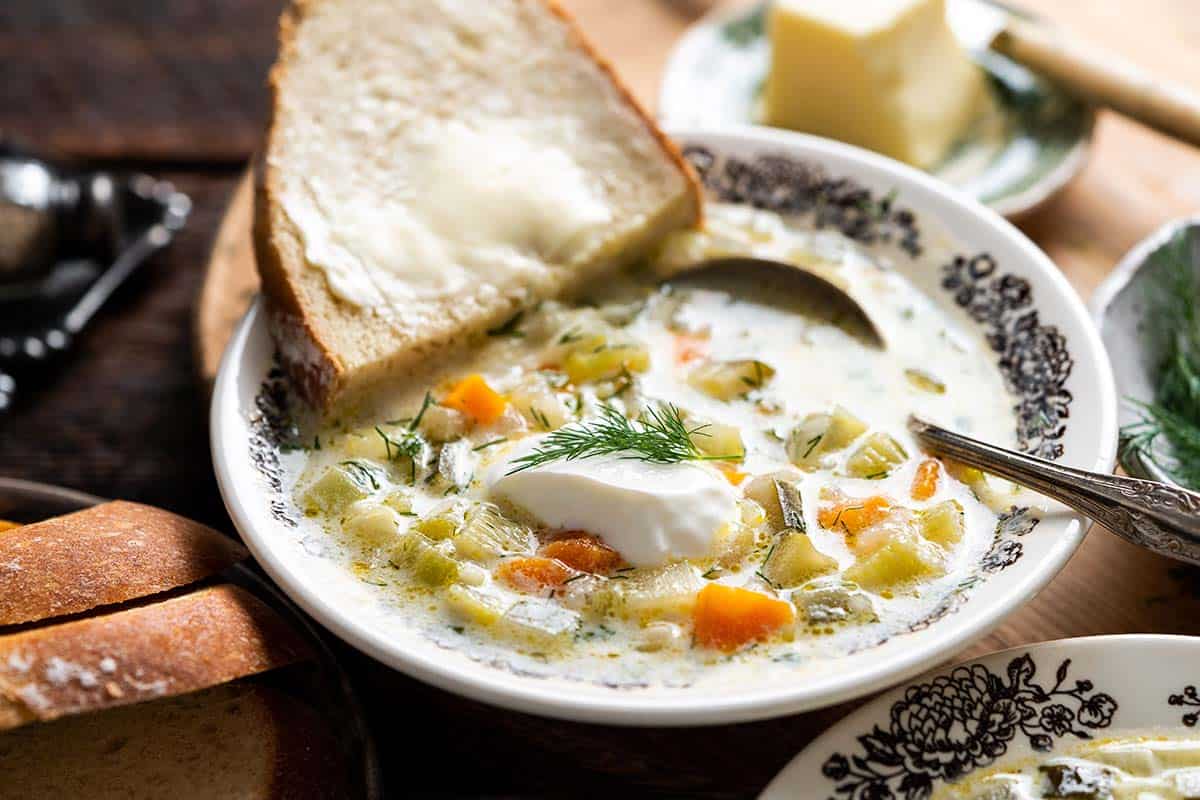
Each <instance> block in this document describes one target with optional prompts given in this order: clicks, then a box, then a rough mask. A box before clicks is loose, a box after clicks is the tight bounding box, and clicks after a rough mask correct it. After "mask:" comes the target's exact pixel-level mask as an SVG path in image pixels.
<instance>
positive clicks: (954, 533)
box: [917, 500, 966, 547]
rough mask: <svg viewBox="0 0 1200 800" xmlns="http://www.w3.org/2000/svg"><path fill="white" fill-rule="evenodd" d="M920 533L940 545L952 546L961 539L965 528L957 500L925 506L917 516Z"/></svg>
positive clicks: (960, 507) (961, 510)
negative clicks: (929, 506)
mask: <svg viewBox="0 0 1200 800" xmlns="http://www.w3.org/2000/svg"><path fill="white" fill-rule="evenodd" d="M917 519H918V522H919V524H920V526H921V535H922V536H924V537H925V538H926V539H928V540H929V541H931V542H934V543H935V544H940V545H941V546H942V547H952V546H954V545H955V544H958V542H959V541H961V540H962V537H963V532H964V531H965V530H966V522H965V520H964V518H963V508H962V506H961V505H959V503H958V501H957V500H947V501H945V502H944V503H938V504H937V505H936V506H933V507H931V508H927V509H925V510H924V511H922V512H920V514H918V516H917Z"/></svg>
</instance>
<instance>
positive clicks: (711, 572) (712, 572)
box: [700, 565, 721, 581]
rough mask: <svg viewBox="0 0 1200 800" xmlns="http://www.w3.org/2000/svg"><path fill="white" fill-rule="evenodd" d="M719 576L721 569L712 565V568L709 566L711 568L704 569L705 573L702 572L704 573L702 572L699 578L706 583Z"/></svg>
mask: <svg viewBox="0 0 1200 800" xmlns="http://www.w3.org/2000/svg"><path fill="white" fill-rule="evenodd" d="M720 574H721V568H720V567H719V566H715V565H714V566H711V567H709V568H708V569H706V570H705V571H704V572H703V573H702V574H701V575H700V577H701V578H704V580H706V581H711V580H713V579H714V578H716V577H717V576H718V575H720Z"/></svg>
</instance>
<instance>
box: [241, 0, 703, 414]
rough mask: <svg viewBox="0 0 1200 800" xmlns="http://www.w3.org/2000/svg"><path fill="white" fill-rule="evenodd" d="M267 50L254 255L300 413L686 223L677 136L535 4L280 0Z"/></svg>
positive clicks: (690, 209)
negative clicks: (301, 403)
mask: <svg viewBox="0 0 1200 800" xmlns="http://www.w3.org/2000/svg"><path fill="white" fill-rule="evenodd" d="M280 45H281V47H280V56H279V60H278V62H277V64H276V65H275V68H274V70H273V71H272V74H271V85H272V88H273V93H274V104H273V116H272V121H271V126H270V130H269V133H268V139H267V145H266V150H265V153H264V158H263V161H262V163H261V165H260V169H259V186H258V192H257V196H256V212H255V218H256V219H255V245H256V255H257V260H258V267H259V271H260V273H261V276H262V280H263V288H264V292H265V294H266V296H267V299H268V309H269V316H270V320H271V325H272V329H273V333H274V336H275V339H276V342H277V344H278V345H279V350H280V352H281V354H282V357H283V359H284V362H285V364H286V366H287V367H288V369H289V371H290V372H291V374H292V376H293V378H294V379H295V381H296V383H297V385H298V386H299V387H300V388H301V390H302V392H303V394H304V395H305V396H306V397H307V398H308V399H309V400H310V401H311V402H312V403H313V404H314V405H317V406H318V407H322V408H325V409H329V408H331V407H333V406H339V407H344V406H345V405H346V404H345V402H344V401H346V400H348V399H351V398H357V397H360V396H361V395H362V394H363V393H364V392H365V391H366V390H369V389H370V388H372V387H374V386H377V385H378V384H380V383H382V382H384V381H387V380H391V379H397V378H403V377H404V376H405V375H407V374H410V372H411V371H412V370H413V369H414V368H415V367H416V366H417V365H418V364H419V363H421V362H423V361H425V360H427V359H429V357H430V356H432V355H435V354H438V353H441V352H444V351H445V350H446V349H447V348H449V347H452V346H455V345H462V344H465V343H468V342H469V341H471V340H472V338H474V337H477V336H480V335H482V334H483V333H484V332H485V331H487V330H488V329H489V328H492V327H495V326H497V325H500V324H502V323H503V322H504V321H505V320H507V319H508V318H510V317H511V316H512V315H513V314H515V313H517V312H518V311H519V310H520V309H522V308H524V307H526V306H529V305H531V304H533V303H535V302H537V301H538V300H540V299H544V298H547V297H551V296H557V295H563V294H571V293H574V292H577V291H579V290H581V289H582V288H583V287H585V286H586V285H587V284H588V283H589V282H591V281H593V280H594V279H596V278H598V277H600V276H603V275H605V274H606V273H608V272H609V271H611V270H614V269H616V268H618V267H619V266H621V265H624V264H627V263H630V262H632V261H634V260H636V259H637V258H638V257H640V256H641V255H642V254H644V253H645V252H646V251H647V250H648V249H649V248H650V247H652V246H653V244H654V243H655V242H656V241H657V240H659V239H660V238H661V237H662V235H663V234H665V233H667V232H669V231H670V230H673V229H675V228H679V227H683V226H687V225H691V224H694V223H696V222H698V220H699V218H700V215H701V200H700V191H699V188H698V185H697V183H696V181H695V177H694V175H693V174H692V172H691V171H690V169H689V168H688V167H687V166H686V164H685V162H684V161H683V160H682V158H681V156H680V154H679V152H678V151H677V149H676V148H675V147H674V146H673V145H672V144H671V143H670V142H669V141H668V140H667V139H666V138H665V137H664V136H663V134H662V133H661V132H660V131H659V130H658V129H657V127H656V126H655V125H654V123H653V122H652V121H651V120H650V119H649V118H648V117H647V116H646V114H645V113H644V112H643V111H642V110H641V109H640V108H639V107H638V106H637V104H636V103H635V102H634V100H633V99H632V98H631V97H630V95H629V93H628V92H627V91H626V90H625V88H624V87H623V86H622V85H621V84H620V83H619V82H618V80H617V79H616V77H615V76H614V75H613V73H612V71H611V69H610V68H609V66H608V65H607V64H606V63H604V62H603V61H602V60H601V59H600V58H599V57H598V56H597V55H596V54H595V52H594V51H593V50H592V48H591V47H590V46H589V45H588V43H587V42H586V41H585V40H584V39H583V37H582V36H581V34H580V32H579V30H578V29H577V28H576V27H575V25H574V24H573V23H572V21H571V20H570V19H569V18H568V17H567V16H566V15H565V14H564V13H563V11H562V10H561V9H560V8H559V7H558V6H557V5H555V4H554V3H553V2H552V1H551V0H488V2H478V0H296V2H295V3H294V5H293V6H292V7H291V9H290V10H289V11H288V12H286V13H285V15H284V17H283V20H282V23H281V33H280Z"/></svg>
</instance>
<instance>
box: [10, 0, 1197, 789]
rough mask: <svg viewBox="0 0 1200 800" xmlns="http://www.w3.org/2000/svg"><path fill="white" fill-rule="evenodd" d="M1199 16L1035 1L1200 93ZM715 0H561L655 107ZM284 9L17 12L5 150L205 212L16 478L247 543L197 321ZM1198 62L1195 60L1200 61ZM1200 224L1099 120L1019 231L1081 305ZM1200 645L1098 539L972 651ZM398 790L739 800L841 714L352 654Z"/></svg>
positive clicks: (16, 437) (224, 5) (1119, 129)
mask: <svg viewBox="0 0 1200 800" xmlns="http://www.w3.org/2000/svg"><path fill="white" fill-rule="evenodd" d="M1195 2H1196V0H1136V1H1135V0H1036V1H1034V0H1027V4H1028V5H1030V6H1033V7H1035V8H1037V9H1039V10H1041V11H1043V12H1044V13H1046V14H1047V15H1048V16H1050V17H1052V18H1054V19H1056V20H1058V21H1060V22H1062V23H1063V24H1066V25H1069V26H1070V27H1071V28H1073V29H1074V30H1076V31H1078V32H1079V33H1080V34H1083V35H1086V36H1088V37H1089V38H1091V39H1093V40H1094V41H1095V42H1097V43H1099V44H1102V45H1104V46H1107V47H1109V48H1111V49H1112V51H1113V52H1114V53H1121V54H1123V55H1125V56H1127V57H1129V58H1132V59H1136V60H1137V61H1138V62H1140V63H1141V64H1143V65H1144V66H1146V67H1148V68H1150V69H1152V70H1155V71H1156V72H1158V73H1160V74H1162V75H1171V76H1172V77H1174V78H1175V79H1179V80H1184V81H1186V82H1190V83H1191V84H1192V85H1194V86H1200V59H1197V58H1196V49H1195V42H1198V41H1200V14H1198V13H1197V12H1196V6H1195ZM703 4H704V0H690V1H689V0H567V2H566V5H568V6H569V7H571V8H573V9H574V10H575V11H576V12H577V13H578V15H579V17H580V19H581V21H582V23H583V25H584V26H585V27H586V28H587V29H588V30H589V32H590V33H591V34H592V36H593V38H594V39H595V40H596V42H597V44H598V45H599V46H600V48H601V49H602V50H603V51H605V52H606V53H608V54H609V55H610V57H611V58H612V60H613V61H614V62H616V64H617V65H618V67H619V69H620V71H621V72H622V73H623V74H624V75H625V76H626V78H627V80H628V81H629V83H630V84H631V85H632V87H633V89H634V91H635V93H636V94H637V95H638V96H639V97H640V98H641V99H642V100H644V101H645V102H646V103H647V104H648V105H651V106H653V100H654V97H655V94H656V91H657V82H658V77H659V74H660V70H661V67H662V64H663V62H664V60H665V58H666V54H667V52H668V49H669V47H670V44H671V42H672V40H673V38H674V37H675V36H677V35H678V33H679V32H680V31H682V29H683V28H684V27H685V26H686V25H687V24H688V23H689V22H690V21H691V20H692V19H693V18H694V14H695V11H696V7H698V6H701V5H703ZM278 11H279V0H258V1H257V2H251V0H170V1H169V2H162V0H157V1H155V0H54V2H46V0H5V2H3V3H0V76H3V78H2V79H0V133H6V134H12V135H16V136H18V137H21V138H24V139H25V140H26V141H28V142H30V143H31V144H33V145H35V146H36V147H38V148H39V149H41V150H43V151H45V152H47V153H51V154H55V155H57V156H60V157H65V158H77V159H85V160H89V161H100V162H103V163H104V164H105V165H106V166H109V167H112V168H117V169H123V168H130V169H144V170H148V171H151V172H153V173H154V174H156V175H159V176H162V177H166V178H169V179H171V180H173V181H175V183H176V184H177V185H178V186H179V187H180V188H182V189H183V190H184V191H186V192H188V193H189V194H190V195H191V197H192V199H193V201H194V202H195V212H194V214H193V216H192V219H191V222H190V224H189V225H188V228H187V230H186V231H185V232H184V233H183V234H182V236H180V238H179V239H178V240H177V242H176V243H175V245H174V246H173V247H172V248H171V249H170V251H169V252H168V253H166V254H164V256H162V257H161V258H159V259H158V260H157V261H156V262H155V264H154V265H153V266H152V267H151V268H149V269H147V270H145V271H144V272H143V274H142V275H141V276H140V277H139V278H138V279H137V280H136V281H135V282H134V283H133V284H132V285H130V286H129V287H127V290H126V291H123V292H122V293H121V295H120V297H119V298H118V299H117V300H116V302H114V303H113V305H112V306H111V307H110V308H109V309H107V310H106V311H105V313H104V314H103V315H102V317H101V319H100V320H98V322H97V324H96V327H95V328H94V330H92V331H91V332H90V333H89V334H88V335H87V336H86V337H85V339H84V341H83V342H82V343H81V346H80V347H79V349H78V351H77V352H76V353H75V354H74V355H73V356H72V357H71V358H70V360H69V362H68V363H66V364H65V365H64V368H63V369H62V370H61V371H60V372H59V373H58V374H57V375H55V376H53V377H51V378H48V379H47V380H45V381H43V382H42V384H41V385H40V386H38V387H36V388H34V389H31V392H30V393H31V394H34V395H35V397H34V400H33V402H28V403H26V404H25V405H23V406H22V407H20V408H18V410H17V412H16V413H15V414H13V415H11V416H10V417H8V418H7V419H3V420H0V472H2V473H3V474H6V475H11V476H14V477H22V478H29V479H33V480H41V481H46V482H50V483H58V484H64V485H67V486H72V487H76V488H80V489H84V490H87V491H91V492H95V493H98V494H102V495H108V496H113V497H124V498H128V499H133V500H140V501H144V502H149V503H155V504H158V505H161V506H164V507H166V508H169V509H172V510H175V511H178V512H180V513H183V514H187V515H189V516H192V517H195V518H197V519H200V520H202V521H204V522H207V523H210V524H212V525H215V526H217V527H220V528H223V529H226V530H230V527H231V526H230V524H229V520H228V518H227V517H226V515H225V512H224V509H223V507H222V504H221V501H220V498H219V496H218V494H217V490H216V485H215V482H214V480H213V477H212V470H211V464H210V460H209V455H208V441H207V425H206V398H205V397H204V395H203V392H202V391H201V390H199V389H198V382H197V374H198V372H200V371H202V370H203V369H204V368H205V365H206V363H207V361H206V360H205V358H204V357H196V356H195V355H194V351H193V346H194V340H193V336H192V317H193V313H194V308H195V304H196V299H197V297H198V294H199V290H200V287H201V284H202V281H203V278H204V267H205V264H206V262H207V260H208V255H209V248H210V246H211V242H212V238H213V236H214V232H215V231H216V229H217V226H218V224H219V222H220V220H221V218H222V215H223V212H224V209H225V205H226V203H227V201H228V198H229V196H230V194H231V192H232V191H233V189H234V187H235V186H236V185H237V181H238V178H239V176H240V174H241V172H242V170H243V168H244V165H245V162H246V159H247V158H248V156H249V154H250V153H251V152H252V151H253V150H254V148H255V147H256V146H257V143H258V141H259V136H260V131H261V126H262V123H263V119H264V116H265V98H266V93H265V91H264V88H263V76H264V74H265V71H266V68H267V66H268V64H269V63H270V60H271V58H272V55H273V50H274V41H273V39H274V27H275V19H276V16H277V14H278ZM1189 44H1190V47H1189ZM1197 207H1200V154H1198V153H1197V152H1195V151H1192V150H1189V149H1187V148H1185V147H1183V146H1180V145H1176V144H1174V143H1171V142H1168V141H1166V140H1164V139H1162V138H1160V137H1158V136H1155V135H1153V134H1151V133H1148V132H1146V131H1144V130H1142V129H1139V128H1137V127H1136V126H1134V125H1131V124H1129V123H1126V122H1124V121H1121V120H1117V119H1111V118H1107V117H1106V118H1104V119H1103V120H1102V122H1101V124H1100V128H1099V133H1098V137H1097V146H1096V150H1095V154H1094V157H1093V159H1092V162H1091V164H1090V166H1089V167H1088V169H1087V170H1086V172H1085V173H1084V174H1083V175H1082V176H1081V177H1080V179H1079V180H1078V181H1076V182H1075V183H1074V184H1073V185H1072V186H1071V187H1070V188H1069V189H1068V190H1067V191H1066V192H1064V193H1063V194H1062V195H1061V196H1060V197H1059V198H1058V199H1056V200H1055V201H1054V202H1053V203H1052V204H1051V205H1050V206H1049V207H1048V208H1046V209H1045V210H1044V211H1043V212H1042V213H1041V214H1039V215H1038V216H1037V217H1036V218H1034V219H1032V220H1029V221H1027V222H1026V223H1025V224H1024V227H1025V230H1026V232H1027V233H1028V234H1029V235H1030V236H1031V237H1033V238H1034V240H1035V241H1037V242H1038V244H1040V245H1041V246H1042V247H1043V248H1045V249H1046V251H1047V252H1048V253H1049V254H1050V255H1051V257H1052V258H1054V259H1055V261H1057V262H1058V264H1059V265H1060V266H1061V267H1062V269H1063V271H1064V272H1065V273H1066V274H1067V276H1068V277H1069V278H1070V279H1071V281H1072V282H1073V283H1074V285H1075V286H1076V287H1077V288H1078V289H1079V290H1080V292H1081V293H1083V294H1085V295H1086V294H1087V293H1089V292H1090V291H1091V290H1092V289H1093V288H1094V287H1095V285H1096V284H1097V283H1098V282H1099V281H1100V280H1101V279H1102V278H1103V276H1104V275H1105V273H1106V272H1107V271H1108V270H1109V269H1110V268H1111V266H1112V265H1113V264H1114V263H1115V262H1116V260H1117V259H1118V258H1119V257H1120V255H1121V254H1122V253H1123V252H1124V251H1125V250H1126V249H1127V248H1129V247H1130V246H1131V245H1132V244H1134V243H1135V242H1136V241H1137V240H1138V239H1140V238H1141V237H1142V236H1144V235H1146V234H1147V233H1149V232H1150V231H1151V230H1153V229H1154V228H1155V227H1157V226H1158V225H1159V224H1161V223H1163V222H1166V221H1167V220H1169V219H1171V218H1173V217H1176V216H1180V215H1182V214H1186V213H1189V212H1194V211H1195V209H1196V208H1197ZM1133 631H1160V632H1172V633H1195V634H1200V572H1198V571H1196V570H1190V569H1184V568H1177V567H1173V566H1172V565H1170V564H1169V563H1168V562H1165V561H1163V560H1162V559H1159V558H1156V557H1154V556H1151V555H1148V554H1145V553H1142V552H1140V551H1137V550H1136V549H1134V548H1132V547H1130V546H1128V545H1125V544H1123V543H1120V542H1118V541H1116V540H1115V539H1114V538H1112V537H1110V536H1107V535H1106V534H1104V533H1102V532H1096V533H1095V534H1094V535H1093V536H1091V537H1089V539H1088V541H1087V543H1086V544H1085V545H1084V546H1083V548H1082V549H1081V551H1080V553H1079V554H1078V555H1077V556H1076V558H1075V559H1074V560H1073V561H1072V563H1071V564H1070V565H1069V566H1068V567H1067V569H1066V570H1065V571H1064V572H1063V574H1062V575H1061V576H1060V577H1059V578H1058V579H1057V580H1056V581H1055V582H1054V583H1053V584H1052V585H1051V586H1050V587H1049V588H1048V589H1046V590H1045V591H1044V592H1043V593H1042V594H1041V595H1040V596H1039V597H1038V598H1037V599H1036V600H1035V601H1033V602H1032V603H1031V604H1030V605H1029V606H1028V607H1027V608H1026V609H1024V610H1023V611H1022V612H1021V613H1020V614H1018V615H1016V616H1015V617H1014V618H1013V619H1012V620H1010V621H1009V622H1008V623H1006V624H1005V625H1004V626H1003V627H1001V628H1000V629H999V630H997V631H996V632H995V633H993V634H992V635H991V636H989V637H988V638H986V639H985V640H984V641H983V642H981V643H979V644H978V645H977V646H976V647H974V648H972V651H971V652H983V651H985V650H989V649H994V648H996V647H1000V646H1006V645H1013V644H1020V643H1023V642H1029V641H1036V640H1039V639H1044V638H1053V637H1056V636H1061V635H1064V634H1074V635H1085V634H1094V633H1121V632H1133ZM341 653H342V654H343V656H344V658H345V661H346V663H347V664H348V666H349V667H350V668H351V670H352V671H353V673H354V675H355V677H356V679H357V681H358V683H359V687H360V691H361V692H362V694H363V695H364V696H365V697H367V698H369V702H368V704H367V705H368V708H369V713H370V715H371V719H372V723H373V726H374V729H375V731H376V733H377V736H378V738H379V742H380V747H381V753H382V755H383V759H384V762H385V764H386V765H387V768H388V779H389V783H390V786H391V789H392V793H393V794H394V795H395V796H402V795H408V794H424V795H444V794H447V793H451V794H459V795H463V796H479V795H490V796H528V795H546V794H555V795H558V794H572V795H579V796H592V795H600V794H610V793H612V792H620V793H622V794H623V795H645V794H655V793H657V794H666V795H680V794H690V795H705V796H728V797H740V796H746V795H748V794H751V793H753V792H754V791H756V790H757V789H759V788H761V787H762V786H763V785H764V784H765V783H766V781H767V780H768V779H769V778H770V777H771V776H772V775H773V774H774V772H775V771H776V770H777V769H778V768H779V767H781V766H782V765H783V763H785V761H786V760H787V759H788V758H789V757H790V756H791V755H792V754H793V753H795V752H796V750H798V749H799V748H800V747H801V746H803V744H804V743H805V742H806V741H808V740H809V739H810V738H811V737H812V736H813V735H814V734H815V733H816V732H818V731H819V730H820V729H821V728H822V727H823V726H824V725H826V724H827V723H828V722H829V721H831V720H834V719H836V718H838V717H839V716H840V715H841V714H843V713H844V711H845V709H844V708H842V709H831V710H828V711H825V712H822V713H820V714H816V715H806V716H801V717H791V718H787V719H783V720H776V721H772V722H764V723H757V724H751V725H740V726H728V727H721V728H707V729H696V730H663V729H650V730H619V729H614V728H605V727H598V726H586V725H576V724H570V723H561V722H552V721H547V720H542V719H538V718H534V717H527V716H523V715H519V714H512V713H508V712H500V711H496V710H495V709H492V708H489V707H486V706H482V705H479V704H476V703H472V702H468V701H465V700H461V699H459V698H456V697H453V696H451V695H449V694H446V693H444V692H440V691H437V690H433V689H429V688H426V687H424V686H422V685H420V684H418V683H416V682H415V681H411V680H409V679H406V678H404V677H402V676H399V675H397V674H395V673H392V672H390V671H389V670H387V669H385V668H383V667H380V666H378V665H376V664H374V663H373V662H371V661H370V660H369V659H366V658H365V657H362V656H360V655H358V654H357V653H354V652H352V651H350V650H349V649H348V648H344V647H343V648H341Z"/></svg>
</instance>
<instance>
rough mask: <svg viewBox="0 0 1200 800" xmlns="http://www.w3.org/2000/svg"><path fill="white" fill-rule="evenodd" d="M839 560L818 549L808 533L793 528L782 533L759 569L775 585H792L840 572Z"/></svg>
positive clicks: (785, 586) (782, 586)
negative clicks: (838, 569)
mask: <svg viewBox="0 0 1200 800" xmlns="http://www.w3.org/2000/svg"><path fill="white" fill-rule="evenodd" d="M837 568H838V562H837V559H835V558H832V557H830V556H827V555H825V554H824V553H822V552H821V551H820V550H818V549H817V548H816V547H815V546H814V545H813V543H812V540H811V539H809V538H808V535H807V534H803V533H800V532H799V531H794V530H789V531H784V532H783V533H781V534H779V537H778V538H777V539H776V540H775V543H774V544H773V545H772V547H771V551H770V553H769V555H768V556H767V559H766V561H765V562H763V565H762V568H761V569H760V570H759V571H760V572H761V573H762V575H763V577H765V578H766V579H767V580H768V581H770V582H771V584H772V585H773V586H776V587H780V588H789V587H792V586H799V585H800V584H802V583H807V582H808V581H810V580H812V579H813V578H819V577H821V576H822V575H829V574H831V573H833V572H837Z"/></svg>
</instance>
